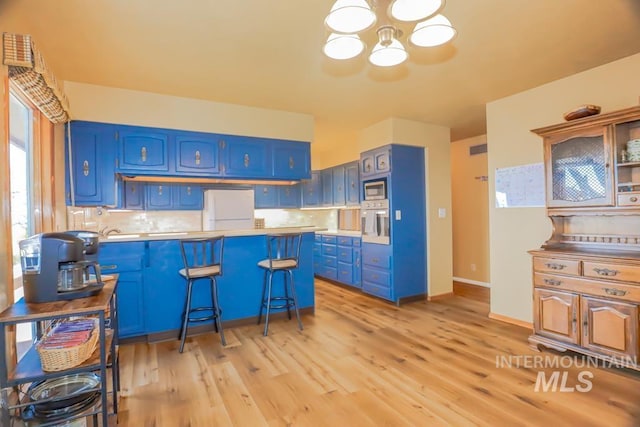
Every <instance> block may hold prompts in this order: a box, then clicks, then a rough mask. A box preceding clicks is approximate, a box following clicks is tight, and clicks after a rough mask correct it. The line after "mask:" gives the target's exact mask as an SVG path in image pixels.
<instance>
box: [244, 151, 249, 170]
mask: <svg viewBox="0 0 640 427" xmlns="http://www.w3.org/2000/svg"><path fill="white" fill-rule="evenodd" d="M244 167H245V168H248V167H249V154H247V153H244Z"/></svg>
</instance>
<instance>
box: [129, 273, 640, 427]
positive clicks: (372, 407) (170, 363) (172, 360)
mask: <svg viewBox="0 0 640 427" xmlns="http://www.w3.org/2000/svg"><path fill="white" fill-rule="evenodd" d="M316 304H317V307H316V314H315V316H304V317H303V322H304V327H305V329H304V331H302V332H300V331H298V330H297V328H296V323H295V318H294V320H292V321H289V320H285V319H281V320H276V321H274V322H273V324H272V325H271V327H270V333H269V336H268V337H263V336H262V328H261V327H259V326H257V325H254V326H245V327H239V328H233V329H231V328H229V329H227V330H225V335H226V337H227V341H228V345H227V347H226V348H222V346H221V344H220V338H219V336H218V335H217V334H214V333H209V334H203V335H200V336H198V337H194V338H190V339H188V340H187V345H186V347H185V352H184V353H183V354H179V353H178V342H177V341H173V342H163V343H158V344H151V345H149V344H135V345H126V346H122V348H121V353H120V354H121V360H122V362H121V378H122V379H121V382H122V398H121V399H120V402H121V406H120V415H119V426H121V427H139V426H167V427H169V426H170V427H178V426H207V427H208V426H242V427H244V426H247V427H254V426H331V427H339V426H340V427H341V426H358V427H359V426H438V425H453V426H471V425H486V426H517V425H536V426H548V427H551V426H554V427H555V426H563V425H566V426H591V425H594V426H596V425H602V426H634V425H640V375H639V374H637V373H635V372H629V371H626V370H616V369H610V368H598V367H595V368H594V367H584V368H582V369H580V368H579V367H570V368H568V369H561V370H562V371H566V372H568V374H567V375H568V377H567V378H568V381H567V383H566V385H567V386H576V385H584V384H581V383H578V380H577V378H578V374H579V373H580V371H583V370H589V371H591V372H592V373H593V378H592V385H593V387H592V389H591V391H589V392H586V393H581V392H577V391H574V392H560V391H555V392H554V391H551V390H549V391H547V392H542V391H540V392H536V391H535V383H536V378H537V375H538V371H540V370H541V369H538V368H535V367H521V368H517V367H515V365H514V366H513V367H511V368H508V367H497V366H496V357H500V356H508V355H513V356H522V357H523V358H524V357H531V356H543V357H544V356H549V357H550V358H552V359H553V358H557V357H562V356H561V355H556V354H555V353H551V352H543V353H536V352H534V351H533V350H531V349H530V348H529V347H528V345H527V336H528V335H529V332H530V331H529V330H526V329H523V328H520V327H517V326H512V325H509V324H505V323H502V322H499V321H495V320H490V319H488V318H487V313H488V306H487V304H486V303H482V302H479V301H474V300H472V299H468V298H463V297H458V296H455V297H452V298H450V299H447V300H444V301H437V302H415V303H411V304H407V305H403V306H402V307H396V306H394V305H392V304H389V303H386V302H382V301H379V300H377V299H374V298H371V297H367V296H363V295H361V294H359V293H356V292H351V291H349V290H347V289H343V288H340V287H337V286H335V285H331V284H328V283H325V282H322V281H320V280H316ZM512 360H515V359H512ZM522 360H524V359H522ZM564 360H565V361H566V360H567V359H564ZM542 371H544V372H545V375H546V378H547V379H548V378H549V377H550V375H551V374H552V373H553V371H554V369H553V368H545V369H542Z"/></svg>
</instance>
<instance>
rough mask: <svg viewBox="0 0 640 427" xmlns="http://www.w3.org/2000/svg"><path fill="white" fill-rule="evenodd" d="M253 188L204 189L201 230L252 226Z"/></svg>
mask: <svg viewBox="0 0 640 427" xmlns="http://www.w3.org/2000/svg"><path fill="white" fill-rule="evenodd" d="M254 207H255V205H254V198H253V190H206V191H205V192H204V209H203V211H202V231H211V230H234V229H248V228H254V220H253V210H254Z"/></svg>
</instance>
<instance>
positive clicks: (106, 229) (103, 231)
mask: <svg viewBox="0 0 640 427" xmlns="http://www.w3.org/2000/svg"><path fill="white" fill-rule="evenodd" d="M98 233H100V234H101V235H102V236H109V235H110V234H112V233H122V230H120V229H119V228H112V229H109V226H108V225H107V226H105V227H103V228H102V229H100V231H99V232H98Z"/></svg>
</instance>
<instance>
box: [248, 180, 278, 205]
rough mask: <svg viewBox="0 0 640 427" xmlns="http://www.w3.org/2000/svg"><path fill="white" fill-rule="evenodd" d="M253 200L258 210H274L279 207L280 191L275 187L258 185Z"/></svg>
mask: <svg viewBox="0 0 640 427" xmlns="http://www.w3.org/2000/svg"><path fill="white" fill-rule="evenodd" d="M253 198H254V200H255V207H256V209H273V208H276V207H277V205H278V190H277V188H276V186H275V185H256V186H255V188H254V193H253Z"/></svg>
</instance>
